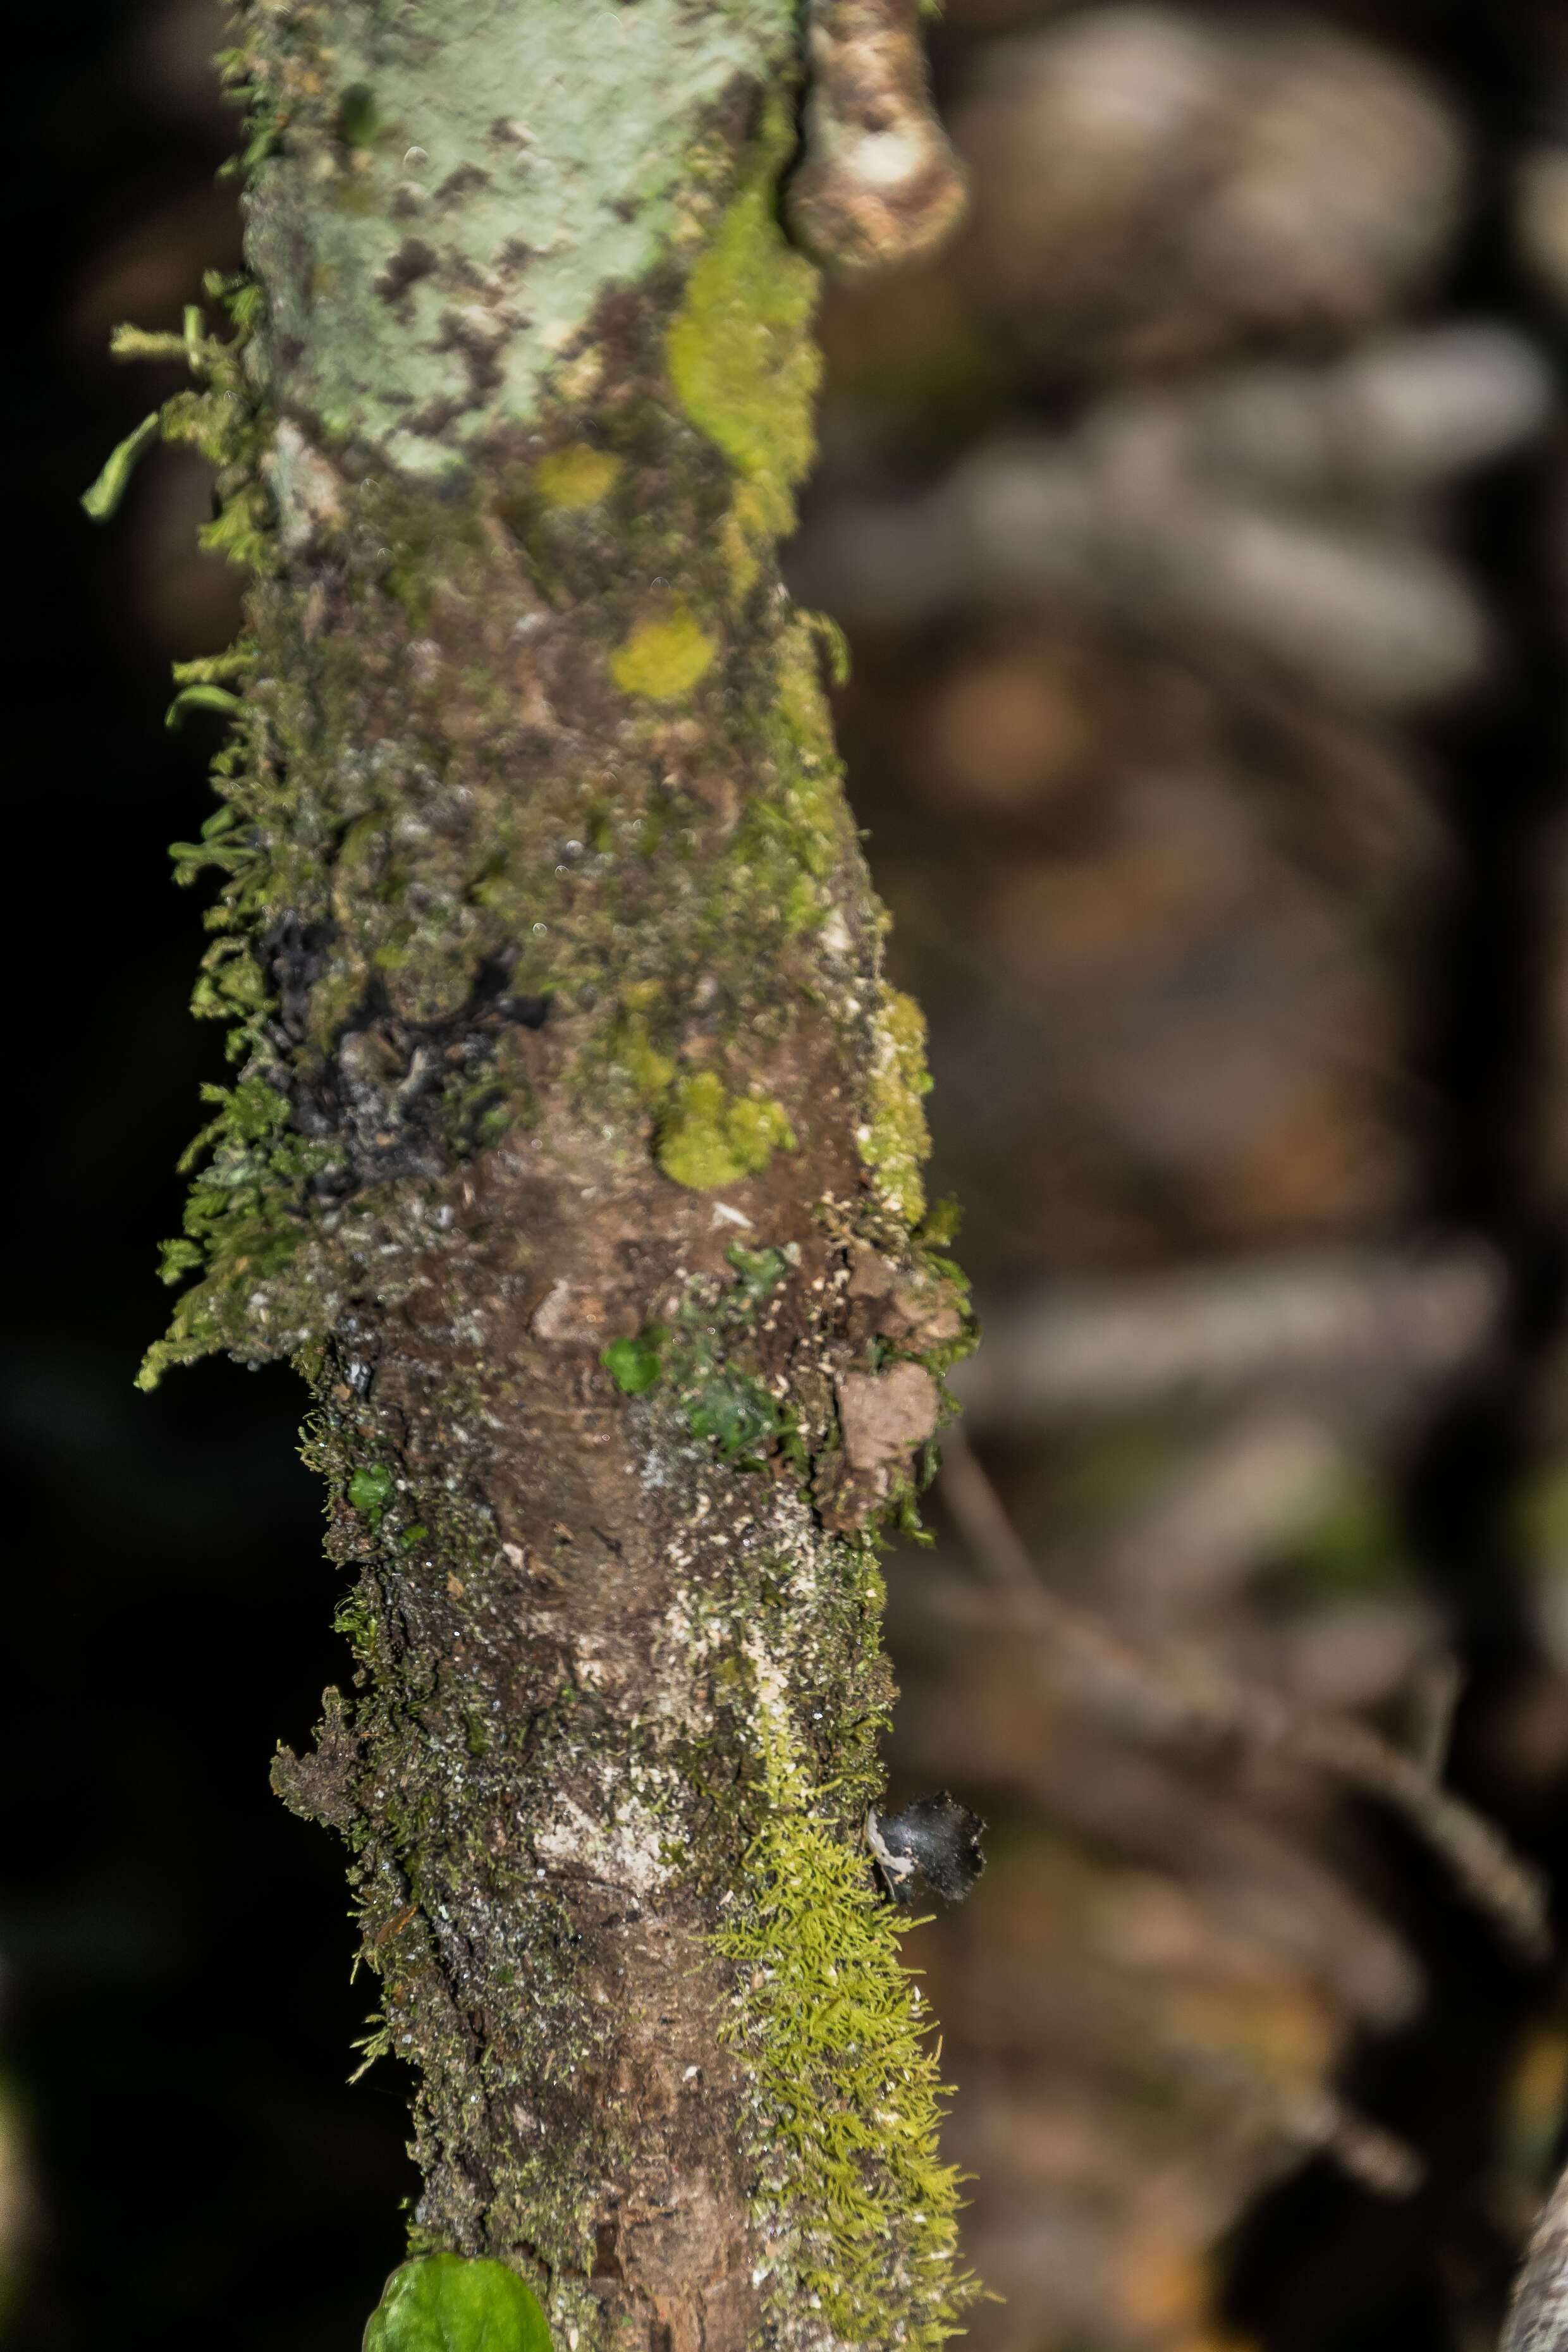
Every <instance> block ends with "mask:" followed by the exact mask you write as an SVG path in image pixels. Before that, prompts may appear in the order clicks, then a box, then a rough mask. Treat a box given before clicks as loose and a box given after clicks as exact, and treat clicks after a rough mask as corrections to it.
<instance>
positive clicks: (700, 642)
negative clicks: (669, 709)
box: [610, 607, 719, 702]
mask: <svg viewBox="0 0 1568 2352" xmlns="http://www.w3.org/2000/svg"><path fill="white" fill-rule="evenodd" d="M718 650H719V645H718V640H717V638H715V637H712V636H710V635H709V633H708V631H707V630H706V629H705V628H703V627H702V625H701V624H700V622H699V621H698V620H697V619H696V617H695V615H694V614H691V613H689V612H687V611H686V610H685V609H684V607H681V608H678V609H677V610H676V611H675V612H673V613H669V614H663V615H661V617H660V618H658V620H653V621H644V622H642V623H641V624H640V625H638V626H637V628H635V629H634V630H633V631H632V634H631V635H630V636H629V637H628V638H627V639H626V643H625V645H624V646H617V648H616V651H615V652H614V653H613V654H612V655H611V656H610V675H611V677H613V678H614V679H615V681H616V685H617V686H618V687H619V688H620V689H621V692H622V693H623V694H635V695H641V696H644V697H645V698H647V700H648V701H649V702H686V701H689V698H690V697H691V695H692V693H693V691H694V690H695V688H697V686H698V685H699V684H700V681H701V680H702V679H703V678H704V677H706V676H707V674H708V672H709V670H710V669H711V667H713V657H714V656H715V654H717V652H718Z"/></svg>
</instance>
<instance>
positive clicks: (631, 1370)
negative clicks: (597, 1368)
mask: <svg viewBox="0 0 1568 2352" xmlns="http://www.w3.org/2000/svg"><path fill="white" fill-rule="evenodd" d="M664 1340H665V1333H664V1330H663V1328H662V1327H661V1326H660V1325H659V1324H658V1323H650V1324H649V1325H648V1326H647V1328H646V1330H642V1331H638V1332H637V1333H635V1334H634V1336H633V1337H632V1338H631V1339H612V1340H611V1342H610V1344H609V1346H608V1347H607V1348H606V1349H604V1351H603V1352H602V1354H601V1355H600V1358H599V1361H600V1362H601V1363H602V1364H603V1366H604V1367H605V1370H606V1371H607V1372H608V1374H609V1376H610V1378H611V1379H612V1380H613V1381H614V1382H615V1384H616V1387H617V1388H618V1389H620V1390H621V1391H623V1393H624V1394H625V1395H626V1396H643V1395H645V1394H646V1393H647V1391H648V1390H649V1389H651V1388H652V1386H653V1384H654V1382H655V1381H657V1380H658V1376H659V1374H660V1373H661V1372H662V1371H663V1370H664V1356H663V1352H662V1351H663V1348H664Z"/></svg>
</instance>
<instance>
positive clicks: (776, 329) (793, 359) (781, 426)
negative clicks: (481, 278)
mask: <svg viewBox="0 0 1568 2352" xmlns="http://www.w3.org/2000/svg"><path fill="white" fill-rule="evenodd" d="M794 143H795V131H794V127H793V125H792V123H791V122H790V120H789V117H788V115H787V113H786V111H785V110H784V108H783V107H782V106H781V105H778V104H776V103H775V104H774V105H773V106H772V107H771V108H770V110H769V114H768V118H767V121H766V122H765V124H764V126H763V136H762V138H761V140H760V141H759V142H758V146H757V149H756V152H755V161H754V163H753V166H752V171H751V173H749V174H748V176H747V178H746V180H745V181H744V182H743V184H742V187H741V189H740V192H739V194H737V195H736V196H735V198H734V199H733V201H732V202H731V205H730V207H729V209H728V211H727V212H726V213H725V215H724V216H723V219H722V220H721V223H720V225H719V231H718V235H717V236H715V238H714V240H713V242H712V244H711V245H710V247H709V248H708V250H707V252H706V253H705V254H704V255H703V256H702V258H701V260H700V261H699V263H698V264H697V267H696V268H695V269H694V270H693V271H692V273H691V277H690V279H689V283H688V285H687V289H686V299H685V301H684V303H683V304H682V306H681V309H680V310H679V314H678V315H677V317H676V319H675V320H674V321H673V323H672V324H671V326H670V329H669V333H668V338H667V340H666V344H665V355H666V358H667V361H668V367H669V375H670V382H671V383H673V384H674V386H675V392H676V396H677V398H678V399H679V402H680V404H681V406H682V408H683V409H684V410H685V412H686V414H687V415H688V416H689V418H690V419H691V422H692V424H693V425H696V426H697V428H698V430H699V432H700V433H705V434H706V435H707V436H708V438H709V439H710V441H712V442H714V443H716V444H717V446H719V447H720V448H721V450H722V451H723V453H724V455H725V457H728V459H729V460H730V463H731V466H733V467H734V468H735V470H736V472H737V473H738V474H740V476H741V477H742V481H743V482H745V483H746V484H748V485H749V486H750V488H751V492H752V496H751V498H750V499H748V500H746V501H745V502H744V503H742V501H741V500H740V499H737V502H736V505H735V508H734V509H733V511H732V517H731V529H732V530H733V531H734V533H735V534H736V535H737V538H738V541H739V543H740V545H741V546H742V548H743V547H744V546H745V544H746V542H747V541H750V540H752V539H761V538H763V537H764V536H773V537H775V538H778V537H782V536H783V535H784V533H785V532H786V531H788V530H790V529H791V528H792V527H793V525H794V522H795V495H794V493H795V484H796V483H797V482H799V481H800V480H802V479H803V478H804V477H805V472H806V469H807V467H809V466H810V464H811V460H812V455H813V452H814V450H815V447H816V437H815V434H814V431H813V425H812V404H813V402H814V400H815V398H816V387H817V383H818V381H819V378H820V375H821V367H822V363H821V359H820V356H819V354H818V352H817V349H816V343H815V341H813V339H812V335H811V316H812V311H813V310H814V309H815V307H816V285H817V278H816V270H815V269H814V268H812V266H811V264H810V262H808V261H807V260H806V259H805V257H804V256H803V255H801V254H799V253H797V252H796V251H795V248H794V247H793V246H791V245H789V244H788V243H787V242H786V241H785V238H784V231H783V230H782V229H781V228H780V226H779V224H778V219H777V214H776V209H775V205H776V199H775V182H776V180H777V177H778V173H779V170H780V168H781V166H782V164H783V163H784V161H785V160H786V158H787V157H788V155H789V153H790V151H791V149H792V148H793V146H794ZM731 568H733V557H732V558H731Z"/></svg>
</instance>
